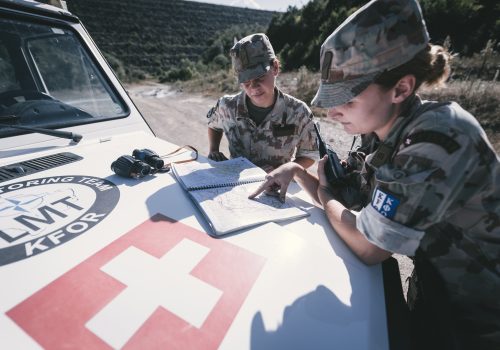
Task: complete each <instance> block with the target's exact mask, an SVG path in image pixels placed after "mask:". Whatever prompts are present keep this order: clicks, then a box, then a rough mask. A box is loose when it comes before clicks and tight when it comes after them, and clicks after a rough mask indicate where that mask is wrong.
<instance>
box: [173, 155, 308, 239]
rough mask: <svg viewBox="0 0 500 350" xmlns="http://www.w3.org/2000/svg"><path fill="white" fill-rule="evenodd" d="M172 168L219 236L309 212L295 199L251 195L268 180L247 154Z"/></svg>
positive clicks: (299, 216) (306, 214) (301, 215)
mask: <svg viewBox="0 0 500 350" xmlns="http://www.w3.org/2000/svg"><path fill="white" fill-rule="evenodd" d="M172 170H173V173H174V175H175V177H176V178H177V180H178V181H179V183H180V184H181V186H182V187H183V188H184V189H186V191H187V192H188V194H189V195H190V196H191V198H192V199H193V201H194V203H195V204H196V205H197V206H198V207H199V208H200V209H201V212H202V213H203V214H204V216H205V217H206V219H207V221H208V223H209V225H210V227H211V228H212V231H213V232H212V234H213V235H216V236H220V235H223V234H227V233H230V232H233V231H236V230H239V229H242V228H246V227H250V226H254V225H258V224H262V223H265V222H270V221H274V222H278V221H283V220H289V219H296V218H301V217H304V216H308V215H309V214H308V213H307V212H305V211H304V210H302V209H299V208H298V207H296V206H295V205H293V204H292V201H291V199H287V200H286V201H285V203H281V202H280V201H279V200H278V198H276V197H273V196H268V195H265V194H261V195H259V196H258V197H256V198H255V199H248V195H249V194H250V193H252V192H253V191H255V190H256V189H257V187H258V186H259V184H260V183H261V182H262V181H264V178H265V176H266V172H265V171H264V170H262V169H261V168H259V167H257V166H255V165H254V164H253V163H251V162H250V161H249V160H247V159H246V158H235V159H231V160H226V161H223V162H189V163H183V164H174V165H173V166H172Z"/></svg>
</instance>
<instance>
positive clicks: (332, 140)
mask: <svg viewBox="0 0 500 350" xmlns="http://www.w3.org/2000/svg"><path fill="white" fill-rule="evenodd" d="M125 88H126V90H127V92H128V94H129V96H130V97H131V98H132V100H133V102H134V103H135V104H136V106H137V107H138V109H139V110H140V111H141V113H142V115H143V116H144V118H145V119H146V121H147V122H148V124H149V125H150V127H151V129H153V131H154V133H155V134H156V136H158V137H159V138H161V139H164V140H167V141H169V142H172V143H174V144H177V145H179V146H181V145H191V146H193V147H195V148H196V149H197V150H198V151H199V153H200V154H201V155H204V156H206V155H207V154H208V136H207V119H206V115H207V112H208V110H209V109H210V108H212V107H213V106H214V105H215V103H216V102H217V97H208V96H203V95H201V94H188V93H185V92H182V91H177V90H175V89H173V88H172V87H171V86H169V85H165V84H160V83H156V82H142V83H140V84H131V85H127V86H125ZM320 125H321V133H322V135H323V137H324V138H325V140H326V141H327V142H328V143H329V144H330V145H331V146H332V147H333V148H334V149H335V150H336V152H337V153H338V155H339V157H340V158H343V157H345V156H346V155H347V152H348V151H349V149H350V148H351V145H352V136H350V135H348V134H346V133H345V132H344V131H343V129H342V127H341V126H340V125H339V124H337V123H334V122H332V121H329V120H327V119H324V118H322V119H321V121H320ZM220 150H221V152H223V153H224V154H226V155H227V156H228V155H229V151H228V145H227V140H226V139H225V138H223V139H222V142H221V147H220ZM313 167H314V166H313ZM395 257H396V259H397V260H398V263H399V268H400V273H401V281H402V284H403V289H404V291H405V294H406V290H407V282H406V279H407V277H408V276H409V275H410V274H411V271H412V270H413V263H412V261H411V260H410V259H409V258H407V257H406V256H401V255H395Z"/></svg>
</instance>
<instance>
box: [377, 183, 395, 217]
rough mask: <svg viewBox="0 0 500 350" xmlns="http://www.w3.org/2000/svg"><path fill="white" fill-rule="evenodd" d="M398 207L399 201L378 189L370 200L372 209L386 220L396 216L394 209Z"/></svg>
mask: <svg viewBox="0 0 500 350" xmlns="http://www.w3.org/2000/svg"><path fill="white" fill-rule="evenodd" d="M398 206H399V199H397V198H396V197H394V196H393V195H391V194H388V193H385V192H383V191H381V190H379V189H378V188H377V189H376V190H375V194H374V195H373V199H372V207H374V208H375V209H376V210H377V211H378V212H379V213H380V214H382V215H383V216H385V217H386V218H388V219H392V218H393V217H394V215H396V209H397V208H398Z"/></svg>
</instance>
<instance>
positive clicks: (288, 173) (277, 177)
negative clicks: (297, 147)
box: [248, 162, 302, 203]
mask: <svg viewBox="0 0 500 350" xmlns="http://www.w3.org/2000/svg"><path fill="white" fill-rule="evenodd" d="M297 169H302V167H301V166H300V165H298V164H297V163H293V162H290V163H286V164H283V165H282V166H280V167H279V168H276V169H274V170H273V171H271V172H270V173H269V174H267V176H266V181H264V182H263V183H262V184H261V185H260V186H259V187H258V188H257V189H256V190H255V192H254V193H252V194H251V195H250V196H248V198H250V199H252V198H255V197H256V196H257V195H259V194H260V193H262V192H265V193H266V194H268V195H273V196H277V197H278V198H279V200H280V201H281V202H282V203H284V202H285V198H286V191H287V189H288V185H289V184H290V182H291V181H292V179H293V177H294V175H295V171H297Z"/></svg>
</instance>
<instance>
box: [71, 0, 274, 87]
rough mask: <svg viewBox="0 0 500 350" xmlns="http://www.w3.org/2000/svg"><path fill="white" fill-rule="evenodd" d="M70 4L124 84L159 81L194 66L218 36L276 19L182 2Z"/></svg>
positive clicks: (75, 0) (89, 0) (94, 0)
mask: <svg viewBox="0 0 500 350" xmlns="http://www.w3.org/2000/svg"><path fill="white" fill-rule="evenodd" d="M67 4H68V9H69V10H70V11H71V12H72V13H74V14H75V15H77V16H78V17H79V18H80V19H81V20H82V22H83V23H84V25H85V27H86V28H87V29H88V31H89V32H90V34H91V35H92V37H93V38H94V40H95V41H96V43H97V45H98V46H99V48H100V49H101V50H102V51H103V52H104V54H105V56H106V58H107V59H108V61H109V62H110V64H111V65H112V66H113V68H114V69H115V71H116V72H117V73H118V75H119V76H120V78H121V79H125V80H134V79H141V78H142V79H144V78H146V77H148V76H154V77H159V76H161V75H162V74H165V73H166V72H168V71H169V70H170V69H172V68H173V67H176V66H178V65H179V64H180V63H181V61H182V60H183V59H184V60H189V61H192V62H195V61H197V60H198V59H200V58H201V56H202V54H203V52H204V51H206V50H207V49H208V48H209V47H210V46H211V45H213V44H214V36H215V35H216V34H217V33H219V32H223V31H224V30H226V29H228V28H231V27H234V26H238V28H245V29H246V30H248V31H249V32H251V31H253V30H259V29H260V30H263V31H265V30H266V28H267V26H268V24H269V23H270V21H271V18H272V16H273V15H274V14H275V13H274V12H271V11H260V10H252V9H245V8H238V7H230V6H221V5H211V4H204V3H198V2H192V1H181V0H120V1H116V0H68V1H67ZM222 49H223V48H221V49H220V52H219V53H223V52H222ZM219 53H217V54H219ZM217 54H216V55H215V56H217ZM225 63H226V64H227V62H225Z"/></svg>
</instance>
